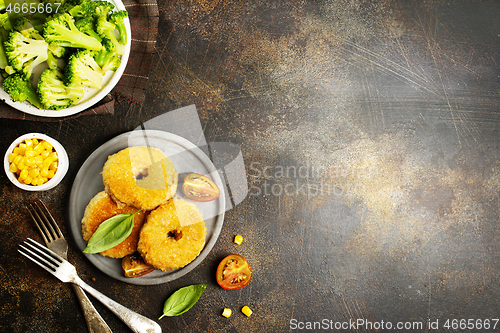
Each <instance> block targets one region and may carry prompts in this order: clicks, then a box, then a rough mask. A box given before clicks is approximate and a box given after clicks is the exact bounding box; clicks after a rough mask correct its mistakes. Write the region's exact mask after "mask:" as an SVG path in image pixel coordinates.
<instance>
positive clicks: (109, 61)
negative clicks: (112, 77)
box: [94, 37, 121, 73]
mask: <svg viewBox="0 0 500 333" xmlns="http://www.w3.org/2000/svg"><path fill="white" fill-rule="evenodd" d="M94 58H95V61H96V62H97V64H98V65H99V66H100V67H101V68H102V71H103V72H104V73H106V72H107V71H116V69H117V68H118V67H119V66H120V64H121V58H120V57H119V56H117V55H116V52H115V44H113V42H112V41H111V40H109V38H107V37H104V38H103V40H102V50H101V51H99V52H97V53H96V55H95V57H94Z"/></svg>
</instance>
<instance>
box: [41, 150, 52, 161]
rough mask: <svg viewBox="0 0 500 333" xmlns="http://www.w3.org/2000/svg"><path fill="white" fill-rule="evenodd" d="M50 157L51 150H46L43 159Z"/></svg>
mask: <svg viewBox="0 0 500 333" xmlns="http://www.w3.org/2000/svg"><path fill="white" fill-rule="evenodd" d="M49 155H50V150H44V151H42V153H41V154H40V156H41V157H42V159H46V158H47V157H49Z"/></svg>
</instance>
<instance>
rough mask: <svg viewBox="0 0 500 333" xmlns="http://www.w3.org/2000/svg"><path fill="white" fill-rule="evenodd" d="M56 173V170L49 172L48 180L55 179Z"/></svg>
mask: <svg viewBox="0 0 500 333" xmlns="http://www.w3.org/2000/svg"><path fill="white" fill-rule="evenodd" d="M55 174H56V172H55V171H54V170H49V174H48V175H47V178H49V179H52V178H54V176H55Z"/></svg>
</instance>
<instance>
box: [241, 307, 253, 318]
mask: <svg viewBox="0 0 500 333" xmlns="http://www.w3.org/2000/svg"><path fill="white" fill-rule="evenodd" d="M241 312H243V314H244V315H245V316H247V317H250V316H251V315H252V309H250V308H249V307H248V306H246V305H245V306H244V307H243V308H241Z"/></svg>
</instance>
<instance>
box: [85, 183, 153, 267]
mask: <svg viewBox="0 0 500 333" xmlns="http://www.w3.org/2000/svg"><path fill="white" fill-rule="evenodd" d="M136 211H137V208H134V207H129V206H125V207H118V205H117V204H116V203H115V201H114V200H113V199H111V198H110V197H109V195H108V194H107V193H106V192H104V191H102V192H99V193H97V194H96V195H95V196H94V197H93V198H92V200H90V202H89V204H88V205H87V207H86V208H85V212H84V214H83V219H82V235H83V239H84V240H85V241H86V242H88V240H89V239H90V237H92V235H93V234H94V232H95V231H96V230H97V228H98V227H99V225H100V224H101V223H102V222H104V221H106V220H107V219H109V218H111V217H113V216H115V215H118V214H133V213H135V212H136ZM145 220H146V213H145V212H142V211H141V212H138V213H137V214H135V216H134V228H133V229H132V233H131V234H130V235H129V236H128V237H127V238H126V239H125V240H124V241H123V242H121V243H120V244H118V245H117V246H115V247H113V248H111V249H109V250H106V251H103V252H101V253H100V254H101V255H103V256H105V257H110V258H123V257H125V256H126V255H129V254H132V253H134V252H135V251H137V242H138V241H139V234H140V232H141V228H142V225H143V224H144V221H145Z"/></svg>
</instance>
